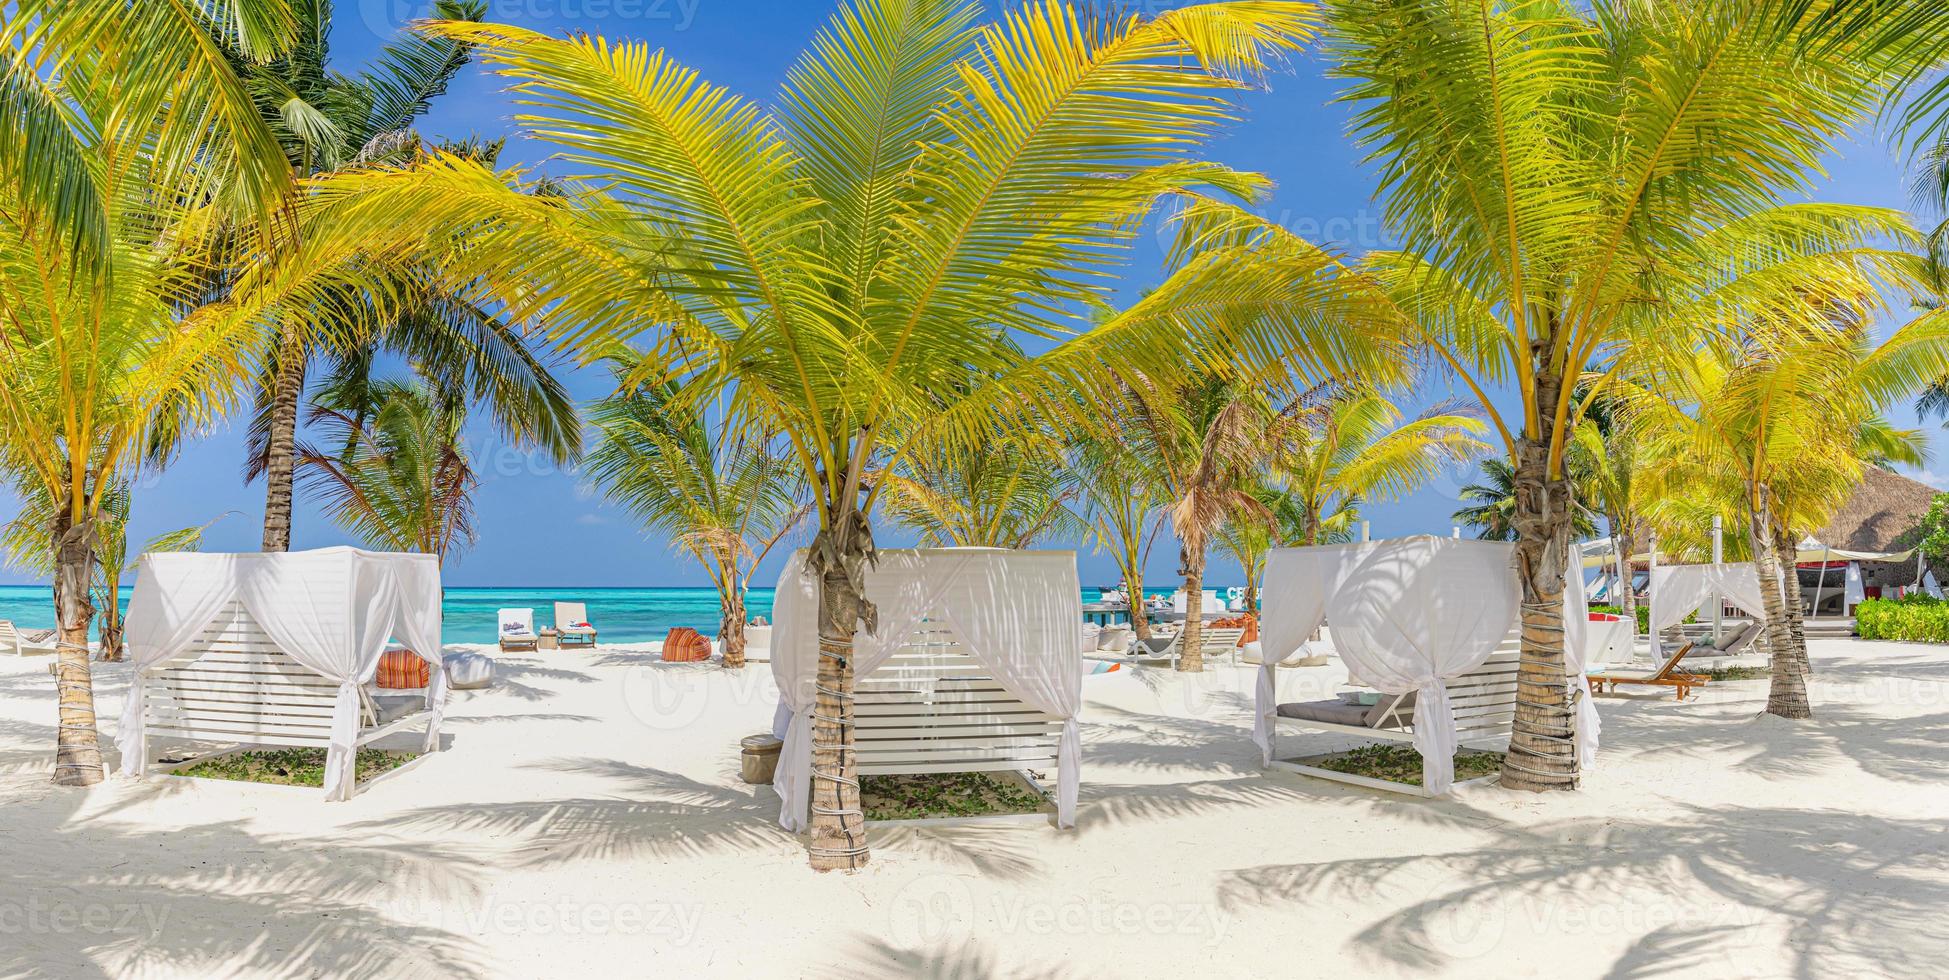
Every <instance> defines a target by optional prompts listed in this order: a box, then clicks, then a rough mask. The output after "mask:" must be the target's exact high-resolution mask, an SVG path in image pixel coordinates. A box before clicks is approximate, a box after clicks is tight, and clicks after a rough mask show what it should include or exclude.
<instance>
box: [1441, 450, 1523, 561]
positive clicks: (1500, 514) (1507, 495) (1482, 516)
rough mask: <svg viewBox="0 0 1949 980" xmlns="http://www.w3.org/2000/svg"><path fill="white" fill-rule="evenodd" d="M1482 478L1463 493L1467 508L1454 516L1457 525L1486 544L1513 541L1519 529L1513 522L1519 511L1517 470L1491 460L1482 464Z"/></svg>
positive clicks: (1503, 460)
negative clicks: (1469, 531)
mask: <svg viewBox="0 0 1949 980" xmlns="http://www.w3.org/2000/svg"><path fill="white" fill-rule="evenodd" d="M1481 467H1482V478H1481V482H1479V483H1471V484H1469V485H1467V486H1465V487H1463V488H1462V489H1461V491H1460V496H1461V499H1462V503H1463V507H1462V508H1461V509H1460V510H1457V511H1456V512H1455V513H1454V514H1453V515H1451V516H1452V517H1453V519H1454V521H1455V523H1456V524H1459V525H1461V526H1462V527H1470V528H1474V529H1475V536H1476V537H1478V538H1481V539H1482V540H1484V541H1513V540H1515V538H1516V526H1515V525H1514V524H1513V523H1511V521H1510V518H1511V517H1512V516H1514V514H1515V510H1516V468H1515V467H1514V466H1511V465H1509V461H1508V460H1506V459H1499V458H1495V457H1491V458H1489V459H1485V460H1483V461H1482V462H1481Z"/></svg>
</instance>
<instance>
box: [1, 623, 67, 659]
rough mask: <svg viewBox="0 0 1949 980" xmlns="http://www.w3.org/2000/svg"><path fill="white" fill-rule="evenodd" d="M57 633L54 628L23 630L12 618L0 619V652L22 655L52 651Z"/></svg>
mask: <svg viewBox="0 0 1949 980" xmlns="http://www.w3.org/2000/svg"><path fill="white" fill-rule="evenodd" d="M57 638H58V633H57V631H55V630H23V629H20V628H18V627H16V626H14V624H13V620H10V619H0V652H6V653H14V654H17V655H19V656H22V657H26V656H40V655H44V654H50V653H53V652H54V651H55V649H56V646H55V641H56V640H57Z"/></svg>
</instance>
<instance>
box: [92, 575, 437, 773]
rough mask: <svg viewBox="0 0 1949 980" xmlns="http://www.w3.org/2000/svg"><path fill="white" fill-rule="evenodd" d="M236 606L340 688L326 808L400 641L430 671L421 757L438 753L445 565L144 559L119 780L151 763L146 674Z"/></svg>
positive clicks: (132, 606) (133, 616)
mask: <svg viewBox="0 0 1949 980" xmlns="http://www.w3.org/2000/svg"><path fill="white" fill-rule="evenodd" d="M233 601H234V602H238V603H240V604H241V605H242V606H243V608H244V611H245V612H247V613H248V614H249V615H250V617H251V619H252V620H253V621H255V622H256V623H257V625H258V626H259V628H261V629H263V631H264V633H265V635H266V636H268V637H270V639H271V640H272V642H274V643H276V644H277V646H278V649H280V650H281V651H283V652H284V653H285V654H286V655H288V656H290V657H291V659H293V660H295V661H297V662H298V663H300V664H303V665H304V666H305V667H307V668H310V669H311V670H313V671H316V672H317V673H318V674H319V675H320V676H322V677H324V678H326V679H328V680H332V681H336V682H337V683H338V685H339V687H338V696H337V699H336V700H335V701H334V702H333V706H332V732H331V746H330V749H329V750H328V751H327V752H326V764H325V787H326V799H328V800H342V799H346V798H348V797H349V796H350V795H351V792H352V787H353V781H354V779H355V766H354V749H355V747H356V742H357V739H358V732H359V708H360V699H359V688H360V686H361V685H363V684H365V683H367V682H369V681H371V680H372V677H373V674H375V673H376V672H377V671H378V669H379V658H380V655H381V654H383V653H385V650H386V641H387V639H388V638H389V637H391V636H393V635H395V634H397V635H398V636H399V637H400V638H401V639H402V640H403V641H404V642H405V643H407V645H409V646H410V647H411V648H412V649H413V650H414V652H415V653H417V654H418V655H419V656H420V658H421V659H423V660H425V661H426V662H427V663H428V664H429V665H430V666H431V668H432V669H431V670H430V671H429V672H428V673H429V677H430V680H429V682H428V686H427V707H428V708H429V709H431V710H432V712H433V717H432V719H431V721H430V723H429V725H428V731H427V743H426V748H427V750H428V751H431V750H432V749H434V748H436V747H437V746H438V744H439V743H438V739H439V721H440V718H441V715H442V714H443V713H444V708H445V703H446V696H447V685H446V672H445V670H444V668H443V665H442V662H441V655H442V651H441V646H440V566H439V562H438V560H437V559H436V558H434V557H433V556H432V555H408V554H380V553H375V552H366V551H360V550H358V549H355V548H323V549H318V550H315V551H299V552H289V553H261V554H259V553H252V554H199V553H184V554H153V555H145V556H143V558H142V561H141V566H140V570H139V571H138V573H137V577H136V591H135V594H134V595H133V596H131V597H130V600H129V616H128V632H127V636H126V639H127V644H128V648H129V656H130V659H131V661H132V662H133V667H134V671H135V682H134V683H133V684H132V685H131V690H130V700H129V704H128V705H126V706H125V707H124V709H123V713H122V730H121V731H120V732H119V733H118V734H117V744H118V745H120V747H121V749H122V771H123V772H124V773H125V774H130V775H139V774H140V773H141V771H142V769H143V766H144V764H145V763H146V761H147V758H148V755H147V752H148V747H147V745H146V744H145V739H144V737H143V734H142V729H143V724H142V707H141V705H142V702H141V692H142V687H143V685H144V677H143V675H144V673H145V672H146V671H147V670H148V668H150V667H152V666H154V665H156V664H159V663H162V662H164V661H168V660H172V659H175V658H177V657H180V656H182V654H183V653H184V652H185V651H186V650H188V648H189V645H190V643H191V641H193V640H194V639H195V637H196V635H197V634H198V633H199V632H201V631H202V629H203V627H205V626H207V625H208V624H209V623H210V622H211V620H213V619H214V618H215V617H216V616H217V614H218V613H220V612H221V611H222V609H223V608H224V607H225V606H226V605H228V604H229V603H231V602H233Z"/></svg>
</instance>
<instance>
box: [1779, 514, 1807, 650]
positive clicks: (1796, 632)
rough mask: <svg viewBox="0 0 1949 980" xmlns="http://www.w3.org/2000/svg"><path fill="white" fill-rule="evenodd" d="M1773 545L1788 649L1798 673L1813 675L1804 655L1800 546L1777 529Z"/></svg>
mask: <svg viewBox="0 0 1949 980" xmlns="http://www.w3.org/2000/svg"><path fill="white" fill-rule="evenodd" d="M1773 544H1774V547H1775V548H1776V549H1777V550H1778V552H1779V553H1778V555H1777V556H1776V557H1775V559H1774V560H1775V561H1778V562H1779V563H1780V584H1781V586H1782V587H1783V588H1784V589H1785V590H1786V607H1787V649H1788V650H1791V651H1792V652H1793V657H1794V662H1795V664H1797V665H1798V666H1799V668H1800V673H1801V674H1802V675H1808V674H1812V673H1813V672H1814V665H1813V661H1812V660H1811V659H1810V658H1809V657H1808V656H1807V628H1806V624H1805V622H1804V621H1803V620H1802V619H1801V616H1800V543H1799V542H1798V541H1795V540H1794V539H1793V535H1792V534H1790V533H1789V532H1788V531H1787V530H1786V529H1784V528H1779V529H1775V531H1774V535H1773Z"/></svg>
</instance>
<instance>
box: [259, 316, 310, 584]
mask: <svg viewBox="0 0 1949 980" xmlns="http://www.w3.org/2000/svg"><path fill="white" fill-rule="evenodd" d="M304 358H305V349H304V343H303V339H302V338H301V337H300V336H299V335H298V332H297V331H296V330H291V329H286V330H285V331H284V333H283V336H282V337H281V338H280V339H279V341H278V350H277V370H276V371H275V372H273V374H272V378H273V381H274V384H275V385H276V387H275V389H274V390H273V391H272V393H271V433H270V442H269V444H268V446H267V447H266V452H265V457H264V546H263V550H265V551H290V550H291V494H292V490H291V472H292V468H293V461H294V460H295V459H296V457H297V451H298V450H297V447H298V401H299V399H300V397H301V396H302V395H303V394H304V387H305V370H304Z"/></svg>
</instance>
